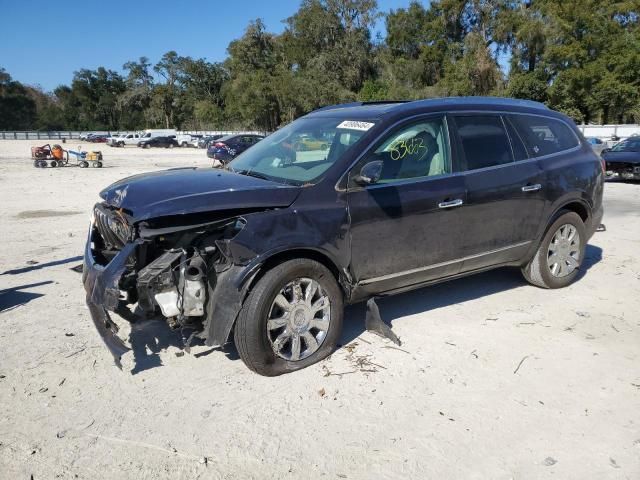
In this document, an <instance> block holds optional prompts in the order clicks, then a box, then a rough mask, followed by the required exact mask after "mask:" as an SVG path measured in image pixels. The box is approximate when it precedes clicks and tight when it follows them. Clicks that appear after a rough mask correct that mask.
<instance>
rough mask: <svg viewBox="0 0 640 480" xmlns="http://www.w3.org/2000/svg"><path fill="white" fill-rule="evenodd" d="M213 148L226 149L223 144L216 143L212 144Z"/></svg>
mask: <svg viewBox="0 0 640 480" xmlns="http://www.w3.org/2000/svg"><path fill="white" fill-rule="evenodd" d="M213 146H214V147H217V148H221V147H226V146H227V145H226V144H225V143H224V142H216V143H214V144H213Z"/></svg>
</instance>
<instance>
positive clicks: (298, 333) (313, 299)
mask: <svg viewBox="0 0 640 480" xmlns="http://www.w3.org/2000/svg"><path fill="white" fill-rule="evenodd" d="M330 321H331V300H329V296H328V295H327V293H326V292H325V291H324V289H323V288H322V287H321V286H320V284H319V283H318V282H316V281H315V280H312V279H310V278H296V279H295V280H292V281H291V282H289V283H287V284H286V285H285V286H284V288H282V289H281V290H280V292H279V293H278V294H277V295H276V298H275V299H274V300H273V303H272V304H271V308H270V310H269V317H268V319H267V337H268V338H269V342H270V343H271V348H273V351H274V352H275V354H276V355H278V356H279V357H280V358H284V359H285V360H289V361H292V362H296V361H298V360H302V359H304V358H307V357H308V356H309V355H312V354H313V353H314V352H316V351H317V350H318V348H320V345H322V342H323V341H324V339H325V337H326V336H327V331H328V330H329V323H330Z"/></svg>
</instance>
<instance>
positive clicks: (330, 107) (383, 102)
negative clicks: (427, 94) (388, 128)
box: [313, 100, 410, 112]
mask: <svg viewBox="0 0 640 480" xmlns="http://www.w3.org/2000/svg"><path fill="white" fill-rule="evenodd" d="M409 102H410V100H375V101H371V102H351V103H338V104H336V105H327V106H326V107H320V108H317V109H316V110H313V112H321V111H323V110H333V109H337V108H349V107H362V106H363V105H392V104H396V103H409Z"/></svg>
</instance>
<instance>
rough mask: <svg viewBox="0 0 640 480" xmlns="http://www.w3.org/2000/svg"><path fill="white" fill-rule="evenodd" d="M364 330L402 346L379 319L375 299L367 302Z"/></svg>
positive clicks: (389, 328) (391, 331)
mask: <svg viewBox="0 0 640 480" xmlns="http://www.w3.org/2000/svg"><path fill="white" fill-rule="evenodd" d="M365 328H366V329H367V330H368V331H370V332H372V333H375V334H376V335H380V336H381V337H383V338H388V339H389V340H391V341H392V342H393V343H395V344H396V345H398V346H400V345H402V343H400V339H399V338H398V336H397V335H396V334H395V333H394V332H393V330H391V327H389V325H387V324H386V323H384V322H383V321H382V318H381V317H380V309H379V308H378V304H377V303H376V299H375V297H372V298H370V299H369V300H367V313H366V317H365Z"/></svg>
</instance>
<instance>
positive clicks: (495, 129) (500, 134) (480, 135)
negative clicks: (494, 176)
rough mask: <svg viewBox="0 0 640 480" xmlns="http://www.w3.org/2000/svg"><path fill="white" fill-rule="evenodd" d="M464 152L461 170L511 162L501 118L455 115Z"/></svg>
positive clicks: (508, 144)
mask: <svg viewBox="0 0 640 480" xmlns="http://www.w3.org/2000/svg"><path fill="white" fill-rule="evenodd" d="M455 122H456V126H457V130H458V137H459V138H460V143H461V146H462V151H463V152H464V165H463V166H462V167H463V168H462V169H463V170H476V169H479V168H486V167H493V166H496V165H503V164H506V163H512V162H513V155H512V151H511V144H510V143H509V137H508V136H507V132H506V131H505V129H504V125H503V123H502V119H501V118H500V117H498V116H493V115H470V116H460V117H455Z"/></svg>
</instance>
